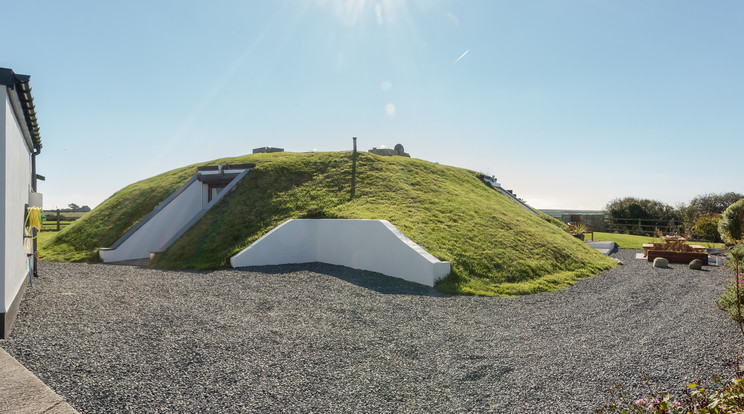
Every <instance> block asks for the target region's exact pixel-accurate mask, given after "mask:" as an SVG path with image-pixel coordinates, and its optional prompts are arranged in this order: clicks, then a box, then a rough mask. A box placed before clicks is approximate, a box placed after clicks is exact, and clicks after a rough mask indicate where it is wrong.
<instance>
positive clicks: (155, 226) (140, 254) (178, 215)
mask: <svg viewBox="0 0 744 414" xmlns="http://www.w3.org/2000/svg"><path fill="white" fill-rule="evenodd" d="M202 209H203V206H202V183H201V182H200V181H199V180H193V182H192V183H191V185H189V186H188V187H187V188H186V189H185V190H184V191H183V192H182V193H181V194H180V195H179V196H178V197H176V198H174V199H173V200H171V201H170V202H169V203H168V205H166V206H165V207H163V209H162V210H160V211H159V212H158V213H157V214H156V215H155V216H153V217H151V218H150V219H149V220H148V221H147V222H146V223H145V224H144V225H143V226H142V227H141V228H139V229H138V230H137V231H136V232H135V233H133V234H132V235H130V236H129V237H128V238H127V239H126V240H125V241H124V242H123V243H121V244H120V245H119V246H117V247H116V248H113V249H101V250H99V255H100V256H101V259H102V260H103V261H104V262H105V263H111V262H120V261H124V260H136V259H149V258H150V252H154V251H158V249H160V247H161V246H162V245H163V244H164V243H165V242H167V241H169V240H170V239H171V238H172V237H173V236H174V235H175V234H176V233H178V232H179V231H180V230H181V229H182V228H183V226H184V225H186V224H187V223H188V222H189V221H191V219H193V218H194V217H195V216H196V215H197V214H199V213H200V212H201V211H202Z"/></svg>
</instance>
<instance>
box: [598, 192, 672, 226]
mask: <svg viewBox="0 0 744 414" xmlns="http://www.w3.org/2000/svg"><path fill="white" fill-rule="evenodd" d="M605 211H606V212H607V215H608V216H609V217H610V218H611V219H619V218H623V219H654V220H678V221H681V220H680V219H681V215H680V213H679V212H678V211H677V210H675V209H674V207H672V206H670V205H668V204H664V203H662V202H660V201H655V200H647V199H638V198H633V197H625V198H616V199H614V200H612V201H610V202H609V203H607V206H605Z"/></svg>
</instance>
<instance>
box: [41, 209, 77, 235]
mask: <svg viewBox="0 0 744 414" xmlns="http://www.w3.org/2000/svg"><path fill="white" fill-rule="evenodd" d="M83 214H85V212H69V211H65V212H62V211H61V210H59V209H57V210H56V211H50V210H47V211H44V224H43V225H42V227H41V231H60V230H62V229H63V228H64V227H66V226H69V225H70V224H72V223H73V222H75V220H77V219H79V218H80V217H82V216H83Z"/></svg>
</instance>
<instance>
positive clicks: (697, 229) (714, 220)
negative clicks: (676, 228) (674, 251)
mask: <svg viewBox="0 0 744 414" xmlns="http://www.w3.org/2000/svg"><path fill="white" fill-rule="evenodd" d="M719 221H721V215H720V214H713V213H706V214H703V215H702V216H700V217H697V218H696V219H695V220H694V221H693V223H692V228H691V229H690V237H691V238H692V239H693V240H707V241H712V242H720V241H721V235H720V233H718V222H719Z"/></svg>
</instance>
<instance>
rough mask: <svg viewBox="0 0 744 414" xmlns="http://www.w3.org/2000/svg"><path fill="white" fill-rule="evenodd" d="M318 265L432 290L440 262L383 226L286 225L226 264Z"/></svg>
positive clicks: (443, 267)
mask: <svg viewBox="0 0 744 414" xmlns="http://www.w3.org/2000/svg"><path fill="white" fill-rule="evenodd" d="M310 262H322V263H330V264H335V265H342V266H348V267H352V268H355V269H362V270H369V271H373V272H378V273H382V274H385V275H388V276H393V277H398V278H401V279H405V280H408V281H411V282H416V283H421V284H423V285H427V286H434V282H436V281H437V280H438V279H440V278H443V277H445V276H447V274H449V272H450V263H449V262H442V261H439V260H438V259H437V258H435V257H434V256H432V255H431V254H429V253H427V252H426V251H425V250H424V249H422V248H421V247H420V246H419V245H417V244H416V243H414V242H412V241H411V240H410V239H408V238H407V237H406V236H404V235H403V233H401V232H400V231H398V229H396V228H395V226H393V225H392V224H390V223H389V222H388V221H386V220H334V219H319V220H313V219H302V220H288V221H286V222H284V223H282V224H281V225H279V226H278V227H277V228H275V229H273V230H272V231H270V232H269V233H267V234H265V235H264V236H263V237H261V238H260V239H258V240H256V242H255V243H253V244H252V245H250V246H248V247H247V248H245V249H244V250H243V251H241V252H240V253H238V254H236V255H235V256H233V257H232V258H231V259H230V263H231V264H232V266H233V267H243V266H265V265H276V264H285V263H310Z"/></svg>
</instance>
